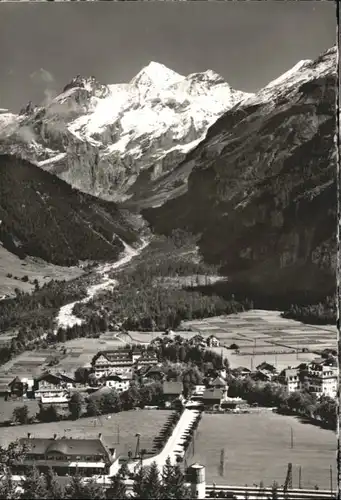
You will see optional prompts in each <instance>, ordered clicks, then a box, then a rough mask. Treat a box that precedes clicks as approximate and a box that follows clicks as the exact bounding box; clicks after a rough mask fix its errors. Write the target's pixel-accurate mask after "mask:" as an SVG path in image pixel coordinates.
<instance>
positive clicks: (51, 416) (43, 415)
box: [37, 403, 59, 422]
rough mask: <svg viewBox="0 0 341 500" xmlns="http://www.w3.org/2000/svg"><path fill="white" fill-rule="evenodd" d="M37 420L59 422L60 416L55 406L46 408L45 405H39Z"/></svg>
mask: <svg viewBox="0 0 341 500" xmlns="http://www.w3.org/2000/svg"><path fill="white" fill-rule="evenodd" d="M37 418H38V419H39V420H40V421H41V422H57V421H58V420H59V414H58V411H57V408H56V407H55V406H53V405H49V406H48V407H47V408H44V406H43V404H42V403H39V412H38V413H37Z"/></svg>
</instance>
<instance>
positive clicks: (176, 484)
mask: <svg viewBox="0 0 341 500" xmlns="http://www.w3.org/2000/svg"><path fill="white" fill-rule="evenodd" d="M162 496H163V498H169V499H170V500H178V499H179V500H181V499H187V498H188V499H190V498H191V495H190V491H189V489H188V488H187V487H186V486H185V477H184V475H183V473H182V472H181V469H180V466H179V465H175V466H173V465H172V464H171V461H170V458H169V457H168V458H167V460H166V464H165V466H164V467H163V471H162Z"/></svg>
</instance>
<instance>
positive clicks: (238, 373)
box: [233, 366, 251, 378]
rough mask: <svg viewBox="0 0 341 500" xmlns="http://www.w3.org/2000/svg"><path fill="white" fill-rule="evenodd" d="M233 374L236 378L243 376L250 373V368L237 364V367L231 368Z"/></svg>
mask: <svg viewBox="0 0 341 500" xmlns="http://www.w3.org/2000/svg"><path fill="white" fill-rule="evenodd" d="M233 374H234V375H235V376H236V377H237V378H245V377H248V376H249V375H250V374H251V370H250V369H249V368H246V367H245V366H238V368H235V369H234V370H233Z"/></svg>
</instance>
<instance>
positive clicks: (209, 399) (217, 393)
mask: <svg viewBox="0 0 341 500" xmlns="http://www.w3.org/2000/svg"><path fill="white" fill-rule="evenodd" d="M223 396H224V394H223V390H222V389H215V388H212V389H206V391H205V392H204V394H203V395H202V403H203V405H204V408H205V409H207V410H210V409H212V408H214V407H217V406H220V404H221V402H222V401H223V400H224V398H223Z"/></svg>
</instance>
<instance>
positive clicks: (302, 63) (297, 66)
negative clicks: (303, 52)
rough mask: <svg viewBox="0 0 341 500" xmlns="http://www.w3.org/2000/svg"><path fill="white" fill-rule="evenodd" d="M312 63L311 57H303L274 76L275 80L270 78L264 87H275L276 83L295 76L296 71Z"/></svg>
mask: <svg viewBox="0 0 341 500" xmlns="http://www.w3.org/2000/svg"><path fill="white" fill-rule="evenodd" d="M312 63H313V61H312V60H311V59H303V60H302V61H299V62H298V63H297V64H295V66H293V67H292V68H291V69H289V70H288V71H286V72H285V73H283V74H282V75H281V76H279V77H278V78H276V79H275V80H272V81H271V82H270V83H268V84H267V85H266V87H265V88H266V89H268V88H270V87H275V86H277V85H280V84H282V83H284V82H285V81H288V80H291V79H292V78H295V75H296V73H297V72H298V71H301V70H302V69H303V68H307V67H308V66H310V65H311V64H312Z"/></svg>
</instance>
